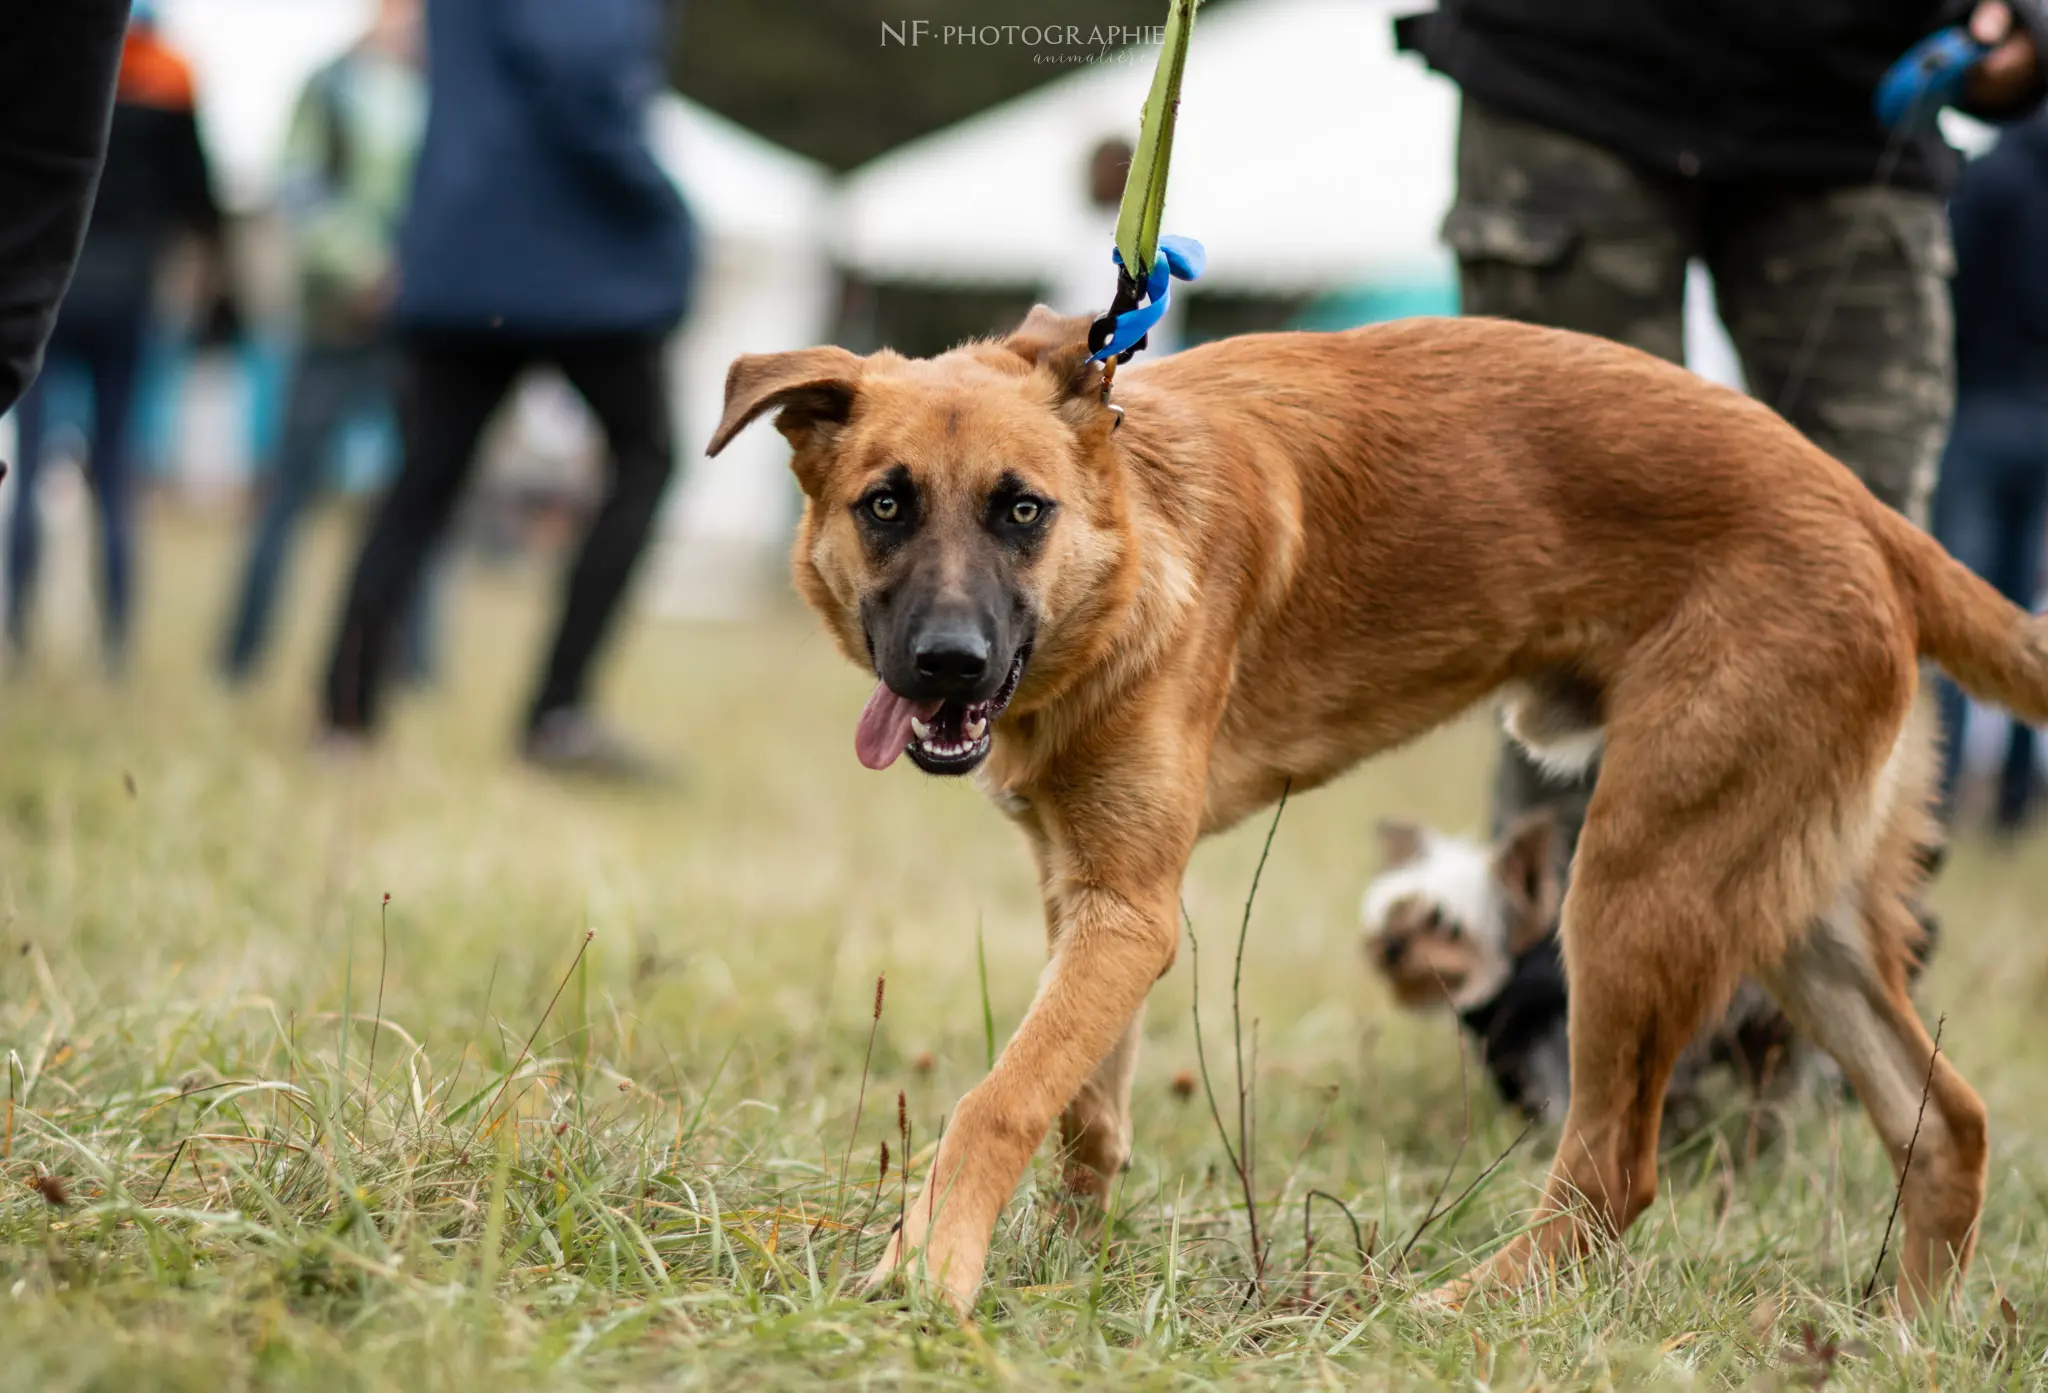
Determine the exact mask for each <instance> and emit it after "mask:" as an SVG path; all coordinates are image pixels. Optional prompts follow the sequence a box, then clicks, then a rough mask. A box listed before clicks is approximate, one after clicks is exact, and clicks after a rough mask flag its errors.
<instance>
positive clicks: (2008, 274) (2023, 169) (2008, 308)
mask: <svg viewBox="0 0 2048 1393" xmlns="http://www.w3.org/2000/svg"><path fill="white" fill-rule="evenodd" d="M1949 218H1950V220H1951V222H1952V224H1953V226H1954V229H1955V240H1956V281H1955V301H1956V388H1957V390H1958V391H1959V392H1961V393H1962V394H1963V395H1964V396H1966V397H1967V396H1971V395H1974V394H1976V393H1979V392H2002V393H2012V392H2018V393H2024V394H2026V395H2028V396H2031V397H2034V398H2035V399H2037V400H2040V401H2048V115H2042V116H2037V117H2035V118H2034V119H2033V120H2032V121H2029V122H2027V123H2026V124H2025V125H2022V126H2014V127H2013V128H2012V129H2011V130H2008V131H2007V132H2006V133H2005V136H2004V138H2003V139H2002V140H2000V141H1999V143H1998V148H1997V149H1995V150H1993V151H1992V152H1991V153H1990V154H1988V155H1986V156H1985V157H1984V158H1983V159H1981V160H1978V161H1976V162H1975V163H1974V164H1972V165H1971V166H1970V167H1969V168H1968V169H1967V170H1965V171H1964V173H1963V182H1962V187H1961V188H1960V189H1959V190H1958V191H1957V193H1956V197H1955V202H1954V203H1953V204H1952V205H1951V206H1950V209H1949ZM2044 445H2048V442H2044Z"/></svg>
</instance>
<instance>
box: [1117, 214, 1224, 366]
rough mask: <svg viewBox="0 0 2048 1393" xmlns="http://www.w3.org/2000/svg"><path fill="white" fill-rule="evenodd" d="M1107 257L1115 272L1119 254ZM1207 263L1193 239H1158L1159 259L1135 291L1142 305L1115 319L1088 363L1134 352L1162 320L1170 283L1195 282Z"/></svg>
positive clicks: (1170, 295) (1206, 256)
mask: <svg viewBox="0 0 2048 1393" xmlns="http://www.w3.org/2000/svg"><path fill="white" fill-rule="evenodd" d="M1109 255H1110V260H1112V261H1114V262H1115V263H1116V264H1117V266H1118V267H1119V268H1121V267H1122V266H1123V264H1124V257H1123V253H1122V252H1120V251H1114V250H1113V251H1111V252H1110V254H1109ZM1208 263H1209V254H1208V253H1207V252H1205V251H1203V250H1202V244H1201V243H1200V242H1197V241H1196V240H1195V239H1194V238H1192V237H1161V238H1160V239H1159V255H1158V256H1157V257H1155V258H1154V259H1153V262H1152V272H1151V274H1150V275H1148V276H1146V277H1145V283H1144V285H1142V286H1141V287H1139V294H1140V296H1141V297H1142V303H1141V304H1139V305H1138V307H1137V308H1136V309H1130V310H1125V311H1124V312H1123V313H1122V314H1119V315H1117V316H1115V324H1116V330H1115V332H1114V333H1112V334H1111V335H1110V337H1109V342H1108V343H1105V344H1104V345H1103V346H1102V347H1101V348H1099V349H1097V350H1096V351H1095V352H1094V353H1093V354H1091V355H1090V361H1092V362H1097V363H1100V362H1103V361H1104V360H1106V359H1109V358H1117V357H1121V356H1122V355H1123V354H1125V353H1128V352H1130V351H1131V350H1132V349H1133V348H1136V347H1137V346H1138V343H1139V342H1140V340H1142V339H1143V338H1144V337H1145V335H1146V334H1148V333H1150V332H1151V331H1152V327H1153V326H1154V325H1156V324H1157V323H1159V321H1160V320H1161V319H1163V318H1165V316H1166V307H1167V304H1168V303H1169V302H1170V301H1171V300H1172V298H1173V283H1174V282H1175V281H1176V280H1183V281H1192V280H1197V279H1199V278H1200V277H1201V274H1202V272H1203V270H1204V269H1205V268H1206V267H1207V266H1208Z"/></svg>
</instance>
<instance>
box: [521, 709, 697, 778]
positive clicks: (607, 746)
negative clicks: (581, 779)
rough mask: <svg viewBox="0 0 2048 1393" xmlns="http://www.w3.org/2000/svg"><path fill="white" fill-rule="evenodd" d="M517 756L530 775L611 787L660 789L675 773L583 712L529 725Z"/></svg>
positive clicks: (555, 714)
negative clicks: (577, 777) (585, 779)
mask: <svg viewBox="0 0 2048 1393" xmlns="http://www.w3.org/2000/svg"><path fill="white" fill-rule="evenodd" d="M520 755H521V757H522V758H524V759H525V760H526V762H527V763H528V764H531V765H533V766H534V767H535V768H536V769H545V770H547V771H548V772H549V773H554V774H582V775H587V776H589V777H591V778H597V779H607V780H611V781H613V782H615V783H629V784H648V785H658V784H659V785H666V784H673V783H675V782H676V781H677V778H676V771H675V770H674V769H672V768H670V767H669V766H667V765H665V764H663V763H662V762H661V761H659V760H657V759H655V758H654V757H653V756H651V755H649V754H646V753H645V752H643V751H641V750H639V749H636V748H635V747H634V746H633V744H632V743H631V742H630V741H628V740H626V739H625V738H624V737H622V736H620V735H619V734H618V733H617V732H615V731H613V730H611V729H609V728H608V727H606V726H605V725H604V723H603V722H601V721H599V720H598V719H597V718H596V717H594V716H592V715H591V714H590V713H588V712H587V711H583V710H580V709H578V708H576V707H562V708H559V709H557V710H554V711H549V712H547V713H546V714H544V715H542V716H541V717H540V718H539V719H537V720H535V721H534V723H533V725H532V726H531V727H530V728H528V730H527V732H526V740H525V743H524V745H523V746H522V748H521V750H520Z"/></svg>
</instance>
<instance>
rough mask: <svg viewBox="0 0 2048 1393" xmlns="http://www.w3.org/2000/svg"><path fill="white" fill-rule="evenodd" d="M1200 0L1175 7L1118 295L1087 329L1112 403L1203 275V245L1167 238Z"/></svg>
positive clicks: (1128, 204) (1122, 238)
mask: <svg viewBox="0 0 2048 1393" xmlns="http://www.w3.org/2000/svg"><path fill="white" fill-rule="evenodd" d="M1200 2H1201V0H1168V5H1167V13H1166V33H1165V42H1164V43H1162V44H1161V45H1160V48H1159V62H1158V65H1157V66H1156V67H1155V68H1154V69H1153V70H1152V89H1151V91H1150V92H1149V93H1147V95H1146V97H1145V108H1144V111H1143V112H1142V113H1141V114H1140V116H1139V123H1140V124H1139V127H1138V141H1137V145H1136V147H1135V149H1134V150H1133V152H1132V155H1131V168H1130V173H1129V174H1127V175H1126V176H1125V177H1124V196H1123V202H1122V203H1121V204H1120V205H1119V206H1118V209H1117V218H1116V244H1115V247H1114V249H1113V251H1112V253H1111V254H1112V257H1113V259H1114V260H1115V262H1116V265H1117V268H1118V269H1117V283H1116V296H1115V298H1114V299H1113V300H1112V301H1111V302H1110V306H1109V312H1108V313H1107V314H1104V315H1103V316H1102V317H1100V318H1099V319H1097V320H1096V321H1095V322H1094V323H1093V324H1091V325H1090V326H1089V329H1088V348H1089V351H1090V354H1091V356H1092V357H1093V359H1094V360H1095V361H1097V362H1100V363H1101V364H1102V365H1103V368H1102V400H1103V401H1104V402H1105V403H1107V402H1108V400H1109V388H1110V384H1111V383H1112V382H1113V381H1114V380H1115V378H1116V366H1117V364H1118V363H1121V362H1123V361H1124V360H1125V359H1126V358H1129V357H1130V356H1131V355H1132V354H1133V353H1136V352H1137V351H1138V350H1139V349H1140V348H1143V347H1144V346H1145V341H1146V338H1145V336H1146V334H1147V333H1148V332H1150V330H1151V329H1152V327H1153V326H1154V325H1155V324H1157V323H1158V322H1159V320H1160V319H1161V318H1162V317H1163V316H1164V315H1165V313H1166V305H1167V300H1168V297H1169V294H1170V292H1171V287H1172V282H1173V281H1174V280H1185V281H1191V280H1194V279H1195V278H1196V277H1197V276H1199V275H1201V274H1202V267H1203V263H1204V261H1205V259H1206V258H1205V256H1204V254H1203V251H1202V245H1201V243H1199V242H1196V241H1195V240H1193V239H1192V238H1188V237H1166V236H1162V235H1160V231H1159V226H1160V222H1161V220H1162V218H1163V217H1164V215H1165V212H1166V175H1167V170H1168V168H1169V166H1170V165H1171V164H1172V160H1173V129H1174V124H1175V121H1176V120H1177V118H1178V117H1179V114H1180V82H1181V75H1182V73H1184V72H1185V71H1186V70H1187V63H1188V39H1189V38H1190V36H1192V35H1193V33H1194V28H1195V9H1196V7H1197V6H1198V5H1199V4H1200Z"/></svg>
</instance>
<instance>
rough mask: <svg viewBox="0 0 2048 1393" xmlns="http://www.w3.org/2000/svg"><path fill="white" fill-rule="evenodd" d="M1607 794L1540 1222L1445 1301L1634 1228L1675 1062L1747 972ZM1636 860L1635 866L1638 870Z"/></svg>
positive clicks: (1589, 842)
mask: <svg viewBox="0 0 2048 1393" xmlns="http://www.w3.org/2000/svg"><path fill="white" fill-rule="evenodd" d="M1600 807H1601V798H1600V796H1599V795H1597V794H1596V795H1595V799H1594V816H1593V818H1592V820H1590V821H1589V822H1588V823H1587V826H1586V831H1585V836H1584V840H1582V841H1581V843H1580V848H1579V861H1578V869H1577V871H1576V875H1575V878H1574V880H1573V882H1572V887H1571V890H1570V891H1569V893H1568V894H1567V895H1566V897H1565V909H1564V925H1563V930H1562V932H1563V934H1564V947H1565V961H1566V968H1567V976H1568V981H1569V984H1570V993H1571V1072H1572V1087H1571V1104H1570V1106H1569V1107H1568V1108H1567V1109H1566V1111H1565V1120H1564V1131H1563V1135H1562V1137H1561V1138H1560V1139H1559V1144H1558V1151H1557V1156H1556V1159H1555V1160H1554V1161H1553V1162H1552V1164H1551V1169H1550V1176H1549V1179H1548V1181H1547V1182H1546V1184H1545V1187H1544V1191H1543V1197H1542V1199H1541V1201H1540V1202H1539V1204H1538V1206H1537V1211H1536V1215H1535V1217H1534V1220H1533V1222H1532V1223H1531V1225H1530V1227H1529V1228H1528V1229H1527V1230H1526V1231H1525V1232H1523V1233H1522V1234H1521V1235H1520V1236H1518V1237H1517V1238H1515V1239H1514V1240H1512V1241H1511V1242H1509V1243H1508V1244H1507V1246H1505V1247H1504V1248H1502V1249H1501V1250H1500V1251H1499V1252H1497V1253H1495V1254H1494V1255H1493V1256H1492V1257H1491V1258H1489V1259H1488V1260H1487V1261H1486V1262H1485V1263H1483V1264H1481V1265H1480V1266H1479V1267H1478V1268H1476V1269H1475V1270H1474V1271H1472V1272H1471V1273H1470V1274H1468V1275H1467V1276H1466V1277H1464V1278H1461V1279H1460V1280H1458V1281H1455V1282H1452V1283H1450V1284H1449V1285H1447V1286H1445V1287H1443V1288H1441V1289H1440V1290H1439V1291H1438V1292H1437V1293H1436V1294H1435V1298H1436V1300H1437V1301H1438V1302H1440V1303H1444V1304H1451V1305H1456V1304H1459V1303H1461V1302H1462V1301H1463V1300H1464V1299H1465V1297H1466V1296H1467V1295H1468V1294H1469V1293H1470V1292H1471V1291H1472V1290H1473V1289H1475V1288H1480V1287H1495V1286H1505V1287H1515V1286H1520V1285H1521V1284H1522V1283H1524V1282H1525V1281H1527V1280H1528V1279H1529V1278H1530V1277H1531V1276H1532V1275H1534V1273H1535V1272H1536V1271H1537V1270H1539V1269H1540V1268H1542V1267H1544V1266H1547V1265H1548V1264H1549V1263H1550V1262H1551V1261H1552V1260H1555V1259H1570V1258H1575V1257H1577V1256H1579V1255H1581V1254H1583V1253H1585V1252H1586V1251H1587V1250H1588V1249H1589V1248H1590V1247H1591V1246H1592V1245H1593V1244H1594V1242H1596V1241H1597V1240H1599V1239H1602V1238H1605V1237H1608V1236H1611V1235H1613V1234H1617V1233H1619V1232H1620V1231H1621V1230H1623V1229H1625V1228H1627V1227H1628V1226H1629V1224H1630V1223H1632V1222H1634V1220H1635V1218H1636V1216H1637V1215H1638V1214H1640V1213H1642V1211H1643V1210H1644V1209H1645V1208H1647V1207H1648V1206H1649V1204H1650V1202H1651V1201H1652V1200H1653V1199H1654V1198H1655V1197H1656V1193H1657V1134H1658V1128H1659V1126H1660V1124H1661V1121H1662V1117H1663V1108H1664V1093H1665V1088H1666V1085H1667V1083H1668V1082H1669V1080H1670V1077H1671V1071H1672V1068H1673V1066H1674V1065H1675V1064H1676V1063H1677V1062H1678V1058H1679V1056H1680V1054H1682V1053H1683V1052H1684V1050H1685V1049H1686V1047H1687V1046H1688V1045H1689V1044H1690V1043H1691V1042H1692V1039H1693V1037H1694V1036H1695V1035H1696V1034H1697V1033H1698V1031H1699V1028H1700V1026H1701V1025H1702V1024H1703V1023H1705V1022H1706V1021H1707V1020H1709V1019H1710V1018H1711V1017H1712V1016H1713V1015H1714V1014H1715V1013H1716V1012H1717V1011H1719V1010H1720V1009H1721V1008H1722V1007H1723V1005H1724V1004H1725V1003H1726V1001H1727V999H1728V994H1729V992H1730V991H1731V990H1732V989H1733V988H1734V985H1735V981H1736V978H1737V976H1738V975H1739V972H1740V967H1739V964H1737V963H1736V962H1735V961H1734V960H1733V958H1732V956H1731V955H1730V954H1729V952H1728V945H1727V943H1726V942H1725V939H1724V935H1723V934H1722V932H1721V930H1720V926H1719V925H1718V924H1717V923H1715V922H1714V921H1713V919H1712V918H1711V917H1710V915H1709V914H1708V913H1707V912H1705V911H1704V907H1703V905H1702V901H1701V897H1700V896H1699V895H1698V894H1697V888H1696V886H1695V885H1694V884H1692V883H1691V882H1688V881H1687V880H1686V879H1685V878H1684V877H1683V876H1682V875H1680V874H1678V873H1676V872H1674V871H1671V870H1669V869H1667V867H1668V865H1669V863H1668V862H1666V861H1665V860H1664V859H1663V858H1651V859H1649V860H1648V861H1643V860H1642V859H1641V858H1636V857H1629V858H1623V857H1619V856H1616V855H1614V854H1612V853H1611V852H1610V851H1609V850H1608V847H1609V845H1610V843H1609V842H1608V841H1604V840H1603V838H1602V835H1601V833H1602V820H1601V817H1600ZM1625 862H1633V863H1634V866H1635V870H1634V873H1633V874H1631V873H1630V868H1629V866H1627V865H1626V864H1625Z"/></svg>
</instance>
